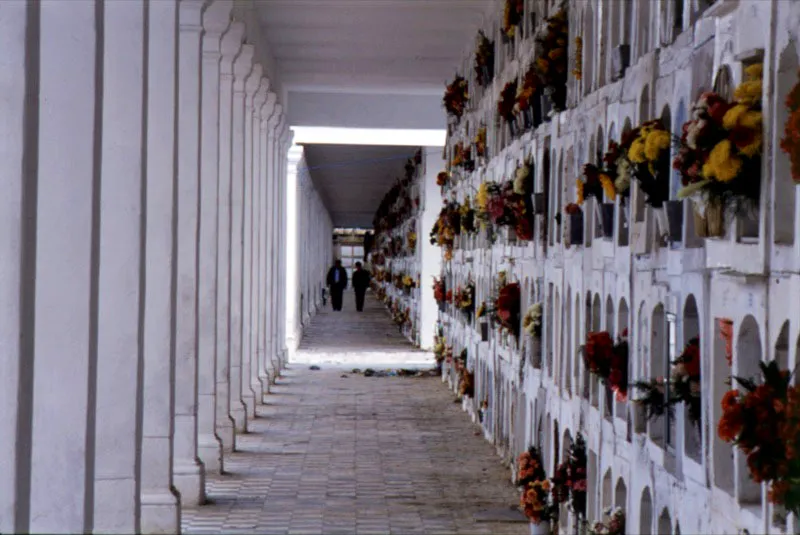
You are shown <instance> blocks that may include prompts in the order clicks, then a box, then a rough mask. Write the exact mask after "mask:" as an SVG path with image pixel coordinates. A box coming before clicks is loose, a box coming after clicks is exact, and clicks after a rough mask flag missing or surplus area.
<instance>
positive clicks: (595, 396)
mask: <svg viewBox="0 0 800 535" xmlns="http://www.w3.org/2000/svg"><path fill="white" fill-rule="evenodd" d="M601 314H602V311H601V309H600V294H594V298H593V299H592V332H598V331H600V330H601V329H602V328H603V327H602V325H601V323H600V321H601V319H600V318H602V315H601ZM591 390H592V400H591V401H592V406H594V407H599V405H600V380H599V379H598V378H597V377H596V376H594V375H591Z"/></svg>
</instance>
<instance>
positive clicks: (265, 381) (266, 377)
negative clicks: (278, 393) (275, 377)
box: [258, 370, 270, 405]
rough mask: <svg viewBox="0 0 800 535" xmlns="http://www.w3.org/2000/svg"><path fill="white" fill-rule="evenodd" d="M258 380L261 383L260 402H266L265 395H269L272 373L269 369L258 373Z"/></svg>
mask: <svg viewBox="0 0 800 535" xmlns="http://www.w3.org/2000/svg"><path fill="white" fill-rule="evenodd" d="M258 382H259V383H260V384H261V397H260V398H259V402H260V404H261V405H263V404H264V397H265V396H268V395H269V385H270V373H269V370H267V371H266V372H262V373H259V374H258Z"/></svg>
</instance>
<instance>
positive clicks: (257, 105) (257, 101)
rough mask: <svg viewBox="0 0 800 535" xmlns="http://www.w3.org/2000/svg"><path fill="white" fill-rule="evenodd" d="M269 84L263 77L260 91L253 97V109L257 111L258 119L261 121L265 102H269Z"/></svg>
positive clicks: (259, 86) (259, 87)
mask: <svg viewBox="0 0 800 535" xmlns="http://www.w3.org/2000/svg"><path fill="white" fill-rule="evenodd" d="M268 84H269V82H268V81H267V79H266V78H264V77H262V78H261V79H260V83H259V85H258V89H257V90H256V92H255V95H253V109H254V110H255V113H256V117H258V119H259V120H260V119H261V106H263V105H264V101H266V100H267V87H266V85H268Z"/></svg>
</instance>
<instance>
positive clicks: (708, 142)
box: [672, 64, 763, 213]
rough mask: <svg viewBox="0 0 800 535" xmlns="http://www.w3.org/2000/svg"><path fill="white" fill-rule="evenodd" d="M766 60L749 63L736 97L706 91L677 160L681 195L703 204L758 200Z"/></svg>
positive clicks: (732, 204)
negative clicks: (728, 97)
mask: <svg viewBox="0 0 800 535" xmlns="http://www.w3.org/2000/svg"><path fill="white" fill-rule="evenodd" d="M761 76H762V65H761V64H755V65H751V66H749V67H747V68H746V69H745V77H746V80H745V81H744V82H742V83H741V84H740V85H739V87H737V88H736V91H735V92H734V99H735V100H734V102H730V103H729V102H727V101H726V100H725V99H723V98H722V97H721V96H720V95H718V94H716V93H712V92H709V93H703V94H702V95H701V96H700V98H699V99H698V101H697V103H696V104H695V106H694V108H693V110H692V118H691V119H690V120H689V121H687V122H686V123H685V124H684V125H683V127H682V132H681V138H680V147H679V150H678V154H677V155H676V157H675V159H674V160H673V162H672V166H673V168H674V169H676V170H677V171H678V172H679V173H680V174H681V182H682V185H683V188H682V189H681V190H680V191H679V192H678V196H679V197H681V198H684V197H692V198H693V199H695V200H696V201H697V203H698V205H699V207H700V209H701V213H702V212H703V211H704V209H705V207H706V206H707V205H708V204H709V203H715V204H719V205H722V206H726V207H731V208H733V209H734V210H738V209H739V208H741V207H742V206H743V205H745V204H754V203H757V202H758V198H759V195H760V189H761V186H760V180H759V177H760V167H761V150H762V139H763V132H762V130H763V126H762V120H763V116H762V111H761V91H762V82H761Z"/></svg>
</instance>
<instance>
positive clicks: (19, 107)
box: [0, 2, 39, 533]
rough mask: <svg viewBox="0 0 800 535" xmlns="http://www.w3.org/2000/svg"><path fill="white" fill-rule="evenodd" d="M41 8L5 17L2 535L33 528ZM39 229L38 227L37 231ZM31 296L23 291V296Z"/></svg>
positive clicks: (26, 6) (7, 9)
mask: <svg viewBox="0 0 800 535" xmlns="http://www.w3.org/2000/svg"><path fill="white" fill-rule="evenodd" d="M38 11H39V6H38V5H33V4H32V3H23V2H10V3H8V4H6V5H4V6H3V15H2V16H0V49H2V50H3V68H2V69H0V94H2V95H3V101H4V106H2V107H0V136H2V140H3V142H2V143H0V191H2V192H3V194H2V195H0V228H2V229H3V232H2V233H0V273H2V277H0V340H2V353H0V532H2V533H13V532H15V531H20V530H19V529H18V528H16V527H15V525H24V524H27V510H28V499H29V496H27V494H26V493H23V494H22V495H17V489H16V480H17V479H18V478H19V479H20V480H27V479H28V477H29V476H30V474H29V470H30V463H29V461H28V460H29V459H30V436H29V432H28V433H20V434H18V430H20V428H21V427H20V424H22V423H23V422H24V426H25V427H26V428H29V427H30V402H31V395H32V390H31V380H32V375H31V374H30V373H25V376H24V378H23V377H21V376H20V370H30V368H31V365H30V364H29V363H28V362H29V359H30V351H31V349H30V345H31V333H32V332H33V330H32V329H31V326H32V322H31V320H30V318H29V317H27V316H29V314H28V313H27V312H28V310H29V307H30V305H31V301H32V297H33V293H32V292H31V291H30V290H32V289H33V288H34V285H33V284H34V283H33V268H34V266H33V265H32V264H31V262H30V260H31V258H32V255H31V253H32V252H34V246H35V243H34V241H33V240H34V239H35V235H33V234H32V233H33V232H35V231H36V225H35V217H34V216H35V213H36V211H35V210H36V207H35V206H31V201H34V202H35V200H36V197H35V196H32V195H31V192H32V191H33V192H35V185H36V180H35V177H32V176H29V175H28V170H29V168H31V167H32V164H35V162H34V161H33V158H34V157H35V154H36V151H35V150H33V149H35V147H36V139H27V140H26V138H25V135H24V134H25V131H26V127H29V126H31V125H32V124H33V122H34V121H35V119H36V103H35V99H36V98H37V97H38V95H30V96H28V95H26V85H27V84H28V83H30V82H35V81H36V80H37V78H38V76H39V73H38V72H36V71H30V70H27V71H26V65H25V60H26V53H28V50H29V49H31V48H33V47H34V46H36V45H35V43H31V41H32V39H31V38H30V37H28V35H27V34H26V25H27V24H28V21H27V19H28V16H29V14H32V15H33V16H34V17H35V20H36V21H37V24H38ZM31 222H33V224H31ZM20 289H23V291H20Z"/></svg>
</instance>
